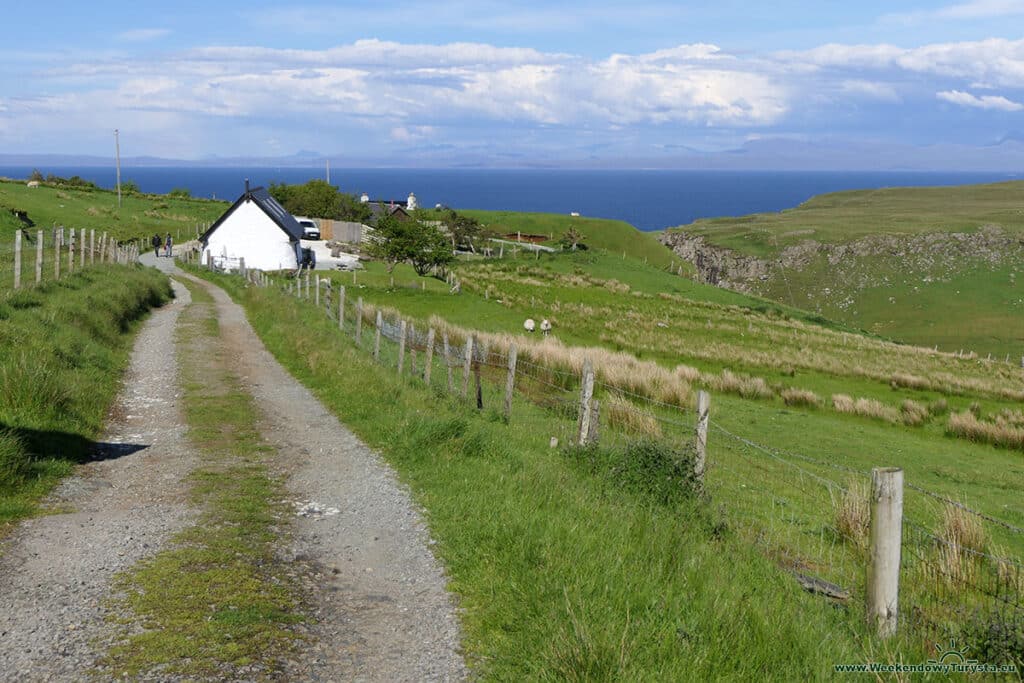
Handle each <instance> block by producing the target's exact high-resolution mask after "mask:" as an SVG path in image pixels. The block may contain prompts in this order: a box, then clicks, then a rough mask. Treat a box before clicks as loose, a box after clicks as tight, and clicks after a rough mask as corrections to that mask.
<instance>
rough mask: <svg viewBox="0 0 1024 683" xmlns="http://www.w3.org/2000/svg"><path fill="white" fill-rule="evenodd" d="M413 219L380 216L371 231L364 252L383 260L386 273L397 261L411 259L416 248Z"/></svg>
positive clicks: (389, 271)
mask: <svg viewBox="0 0 1024 683" xmlns="http://www.w3.org/2000/svg"><path fill="white" fill-rule="evenodd" d="M418 227H419V224H417V223H414V222H413V221H400V220H398V219H397V218H395V217H394V216H381V217H380V218H378V219H377V227H376V228H375V229H374V231H373V236H372V237H371V238H370V241H369V244H367V245H366V252H367V253H368V254H369V255H370V256H372V257H374V258H377V259H380V260H381V261H383V262H384V265H385V267H386V268H387V271H388V275H390V274H391V273H392V272H394V270H395V266H397V265H398V264H399V263H404V262H406V261H410V260H412V258H413V256H415V255H416V250H417V244H416V240H417V234H416V233H417V229H418Z"/></svg>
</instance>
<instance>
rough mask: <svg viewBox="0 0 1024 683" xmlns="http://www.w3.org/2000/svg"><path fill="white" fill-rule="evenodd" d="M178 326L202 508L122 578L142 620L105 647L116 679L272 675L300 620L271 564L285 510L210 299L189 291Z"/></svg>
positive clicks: (290, 586)
mask: <svg viewBox="0 0 1024 683" xmlns="http://www.w3.org/2000/svg"><path fill="white" fill-rule="evenodd" d="M190 291H191V292H192V297H193V304H192V305H191V306H189V308H188V309H186V311H185V312H184V313H183V314H182V317H181V324H180V326H179V329H178V342H179V367H180V368H181V369H182V373H183V386H184V398H185V402H184V403H185V413H186V417H187V420H188V425H189V437H190V440H191V441H192V443H193V444H194V446H195V447H196V448H197V449H198V451H199V453H200V454H201V464H200V466H199V467H198V468H197V469H196V470H195V471H194V472H193V473H192V474H191V477H192V480H193V487H192V497H193V501H194V503H195V504H196V505H198V506H200V507H201V508H202V514H201V517H200V519H199V521H198V523H197V524H196V525H195V526H192V527H190V528H188V529H186V530H185V531H183V532H181V533H180V534H178V535H177V536H176V537H175V539H174V541H173V543H172V545H171V547H170V548H169V549H167V550H164V551H162V552H160V553H158V554H157V555H156V556H154V557H153V558H151V559H149V560H146V561H144V562H142V563H141V564H140V565H139V566H137V567H136V568H134V569H133V570H132V571H130V572H128V573H126V574H124V575H122V576H120V577H119V579H118V582H119V587H120V588H121V589H122V590H123V591H124V598H123V604H124V606H125V607H126V608H128V609H129V611H130V613H131V614H132V615H133V617H132V618H130V619H128V620H127V621H128V622H129V623H130V624H133V625H135V626H141V629H137V632H133V633H131V634H130V635H127V636H126V637H125V638H124V640H123V642H121V643H120V644H119V645H117V646H115V647H114V648H112V649H111V651H110V653H109V655H108V657H107V660H106V664H107V665H108V666H110V667H111V669H112V671H113V672H114V673H115V674H116V675H117V676H118V677H120V676H131V677H135V676H138V675H140V674H142V673H159V675H169V674H175V675H186V676H194V675H198V676H213V677H221V678H224V677H226V678H231V679H236V678H260V677H267V676H270V677H273V676H274V675H275V673H277V671H278V669H277V662H278V661H279V658H280V656H281V655H282V654H283V653H285V652H287V651H288V650H289V649H290V648H291V646H292V644H293V643H294V641H295V638H296V636H295V635H294V634H293V632H292V630H291V629H290V626H291V625H293V624H295V623H297V622H300V621H302V619H303V617H302V616H301V609H300V607H299V600H298V589H297V588H296V586H295V582H294V581H295V580H294V579H293V578H290V576H289V575H288V574H287V573H286V572H285V571H284V570H283V568H282V567H281V566H280V565H279V563H277V562H275V556H274V553H275V546H276V545H277V544H278V543H280V541H281V538H282V530H283V529H286V525H287V519H288V514H287V511H286V510H285V509H284V508H283V506H282V503H281V502H280V501H281V500H282V499H283V498H284V495H283V488H282V483H281V481H280V480H279V479H278V478H277V477H275V476H273V475H272V474H271V472H270V471H269V469H268V464H267V459H268V458H269V457H271V456H272V455H273V450H272V448H270V447H269V446H267V445H266V444H265V443H264V442H263V440H262V438H261V436H260V433H259V430H258V428H257V421H258V414H257V411H256V407H255V405H254V403H253V401H252V398H251V396H250V395H249V394H248V393H247V392H246V391H245V390H244V388H243V387H242V386H241V384H240V382H239V379H238V377H237V376H236V375H235V374H234V373H232V372H231V371H230V370H229V369H228V367H227V364H226V354H225V352H224V351H223V350H222V349H217V347H216V346H215V345H216V342H217V335H218V327H217V319H216V317H215V314H214V312H213V310H212V305H213V300H212V298H211V297H210V295H209V294H207V293H206V292H205V290H203V289H202V288H200V287H195V286H192V287H190Z"/></svg>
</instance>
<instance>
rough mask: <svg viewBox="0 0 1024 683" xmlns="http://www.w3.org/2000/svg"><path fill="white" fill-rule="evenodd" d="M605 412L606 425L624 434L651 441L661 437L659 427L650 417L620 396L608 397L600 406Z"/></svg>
mask: <svg viewBox="0 0 1024 683" xmlns="http://www.w3.org/2000/svg"><path fill="white" fill-rule="evenodd" d="M601 407H602V410H606V411H608V412H607V415H608V424H609V425H610V426H611V427H612V428H614V429H618V430H621V431H623V432H625V433H626V434H634V435H639V436H644V437H648V438H652V439H657V438H660V437H661V425H659V424H658V421H657V420H656V419H654V417H653V416H652V415H650V414H649V413H647V412H644V411H643V410H642V409H640V408H638V407H637V406H636V405H635V404H634V403H633V402H632V401H630V400H628V399H625V398H622V397H621V396H615V395H612V396H609V397H608V398H607V399H606V400H605V401H604V403H603V404H602V406H601Z"/></svg>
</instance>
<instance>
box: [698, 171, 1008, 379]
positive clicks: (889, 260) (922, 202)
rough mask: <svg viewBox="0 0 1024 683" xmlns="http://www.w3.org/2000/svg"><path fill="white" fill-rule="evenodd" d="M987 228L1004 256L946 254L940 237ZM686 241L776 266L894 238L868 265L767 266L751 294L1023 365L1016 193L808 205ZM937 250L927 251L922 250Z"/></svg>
mask: <svg viewBox="0 0 1024 683" xmlns="http://www.w3.org/2000/svg"><path fill="white" fill-rule="evenodd" d="M986 226H994V227H997V228H999V229H1001V230H1003V231H1004V232H1005V233H1007V234H1009V235H1010V238H1009V239H1008V240H1006V244H1005V245H1004V246H998V247H983V246H979V247H977V248H976V249H973V250H972V249H958V248H957V247H956V244H957V241H956V240H951V239H950V238H942V237H941V236H942V235H943V234H945V233H961V234H968V235H978V234H979V232H980V231H981V230H982V229H983V228H985V227H986ZM678 230H682V231H684V232H686V233H688V234H694V235H700V236H703V237H705V238H706V239H707V240H708V241H709V242H710V243H711V244H714V245H717V246H720V247H726V248H729V249H732V250H735V251H737V252H739V253H741V254H746V255H750V256H757V257H762V258H776V257H777V256H778V255H779V253H780V252H781V251H782V250H783V249H785V248H787V247H794V246H796V245H799V244H801V243H803V242H805V241H807V240H813V241H816V242H819V243H823V244H831V245H836V244H850V243H854V242H856V241H857V240H863V239H872V238H873V239H878V238H881V237H885V236H888V237H893V238H896V239H897V241H896V242H892V243H891V245H888V246H884V247H883V248H879V249H873V250H870V253H865V250H861V253H859V254H856V253H847V254H846V255H844V256H842V257H841V258H838V259H831V260H830V259H827V258H826V257H825V255H823V254H819V255H816V256H814V257H812V258H811V259H810V260H809V262H808V263H807V264H806V265H801V266H800V267H783V266H781V265H774V266H773V267H772V268H771V269H770V274H769V277H768V279H767V280H765V281H751V282H749V283H748V285H749V286H750V287H751V288H752V289H753V291H755V292H757V293H759V294H761V295H763V296H766V297H768V298H771V299H774V300H778V301H784V302H786V303H789V304H791V305H794V306H798V307H800V308H804V309H807V310H810V311H814V312H817V313H819V314H821V315H822V316H824V317H827V318H831V319H834V320H839V321H842V322H844V323H846V324H848V325H850V326H852V327H855V328H860V329H864V330H868V331H870V332H872V333H875V334H879V335H883V336H885V337H887V338H890V339H895V340H900V341H903V342H906V343H910V344H918V345H922V346H928V347H931V346H935V345H938V347H939V348H940V349H941V350H945V351H950V352H954V351H959V350H960V349H966V350H969V351H974V352H976V353H979V354H981V355H983V356H987V355H988V354H992V355H993V356H996V357H999V358H1002V359H1005V358H1006V356H1007V355H1009V356H1010V357H1011V358H1017V359H1018V360H1019V358H1020V356H1021V355H1022V354H1024V325H1022V322H1021V320H1022V318H1021V311H1022V306H1024V295H1022V294H1021V291H1020V289H1019V288H1018V285H1017V282H1016V278H1017V277H1018V276H1019V275H1020V263H1021V258H1022V254H1021V250H1020V245H1019V244H1018V243H1017V242H1018V241H1019V240H1017V238H1016V236H1018V235H1020V233H1021V232H1022V231H1024V182H1022V181H1014V182H1005V183H996V184H991V185H970V186H962V187H941V188H889V189H882V190H864V191H853V192H839V193H834V194H827V195H821V196H819V197H814V198H812V199H810V200H808V201H807V202H805V203H804V204H801V205H800V206H798V207H796V208H793V209H790V210H786V211H781V212H779V213H772V214H754V215H750V216H740V217H736V218H718V219H710V220H701V221H697V222H695V223H693V224H690V225H686V226H681V227H680V228H678ZM929 236H930V237H934V238H936V239H939V240H944V241H940V242H936V243H935V244H933V245H929V244H928V243H927V242H928V238H929Z"/></svg>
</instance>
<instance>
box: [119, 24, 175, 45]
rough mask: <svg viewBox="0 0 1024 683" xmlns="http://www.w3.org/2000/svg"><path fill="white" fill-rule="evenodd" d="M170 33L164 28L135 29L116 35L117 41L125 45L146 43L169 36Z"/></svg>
mask: <svg viewBox="0 0 1024 683" xmlns="http://www.w3.org/2000/svg"><path fill="white" fill-rule="evenodd" d="M170 33H171V31H170V30H169V29H166V28H136V29H132V30H130V31H123V32H121V33H118V34H117V39H118V40H121V41H124V42H126V43H148V42H149V41H151V40H157V39H158V38H163V37H164V36H167V35H170Z"/></svg>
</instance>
